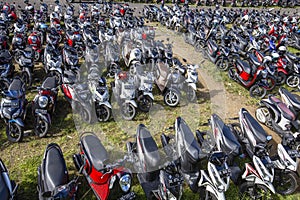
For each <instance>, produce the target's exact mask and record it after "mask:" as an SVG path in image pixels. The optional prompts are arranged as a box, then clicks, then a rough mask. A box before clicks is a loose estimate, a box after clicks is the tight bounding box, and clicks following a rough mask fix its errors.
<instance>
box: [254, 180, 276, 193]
mask: <svg viewBox="0 0 300 200" xmlns="http://www.w3.org/2000/svg"><path fill="white" fill-rule="evenodd" d="M254 183H255V184H257V185H264V186H266V187H267V188H268V189H269V190H270V191H271V192H272V193H273V194H275V188H274V186H273V184H272V183H271V182H267V181H263V180H261V179H260V178H258V177H256V178H255V180H254Z"/></svg>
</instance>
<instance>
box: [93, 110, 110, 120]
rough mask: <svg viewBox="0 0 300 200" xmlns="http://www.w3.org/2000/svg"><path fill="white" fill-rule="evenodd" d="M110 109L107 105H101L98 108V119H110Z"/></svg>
mask: <svg viewBox="0 0 300 200" xmlns="http://www.w3.org/2000/svg"><path fill="white" fill-rule="evenodd" d="M108 109H109V108H107V107H106V106H99V107H98V108H97V109H96V112H97V116H98V121H100V122H105V121H108V119H109V111H108Z"/></svg>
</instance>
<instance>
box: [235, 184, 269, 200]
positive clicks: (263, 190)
mask: <svg viewBox="0 0 300 200" xmlns="http://www.w3.org/2000/svg"><path fill="white" fill-rule="evenodd" d="M240 199H255V200H256V199H261V200H267V199H272V197H271V192H270V190H268V188H267V187H265V186H264V185H258V184H254V183H250V182H245V183H243V184H242V185H241V186H240Z"/></svg>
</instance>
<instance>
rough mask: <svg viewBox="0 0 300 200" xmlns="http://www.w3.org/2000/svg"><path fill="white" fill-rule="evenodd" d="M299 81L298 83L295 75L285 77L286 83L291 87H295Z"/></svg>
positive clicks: (299, 81) (299, 80) (298, 79)
mask: <svg viewBox="0 0 300 200" xmlns="http://www.w3.org/2000/svg"><path fill="white" fill-rule="evenodd" d="M299 83H300V78H299V77H298V76H295V75H291V76H289V77H288V78H287V79H286V84H287V85H288V86H289V87H292V88H295V87H297V86H298V85H299Z"/></svg>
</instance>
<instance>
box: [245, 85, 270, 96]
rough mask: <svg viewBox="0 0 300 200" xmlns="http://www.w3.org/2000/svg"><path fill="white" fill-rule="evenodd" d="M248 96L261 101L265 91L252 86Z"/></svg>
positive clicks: (259, 87)
mask: <svg viewBox="0 0 300 200" xmlns="http://www.w3.org/2000/svg"><path fill="white" fill-rule="evenodd" d="M249 92H250V96H251V97H253V98H256V99H262V98H264V96H266V94H267V90H266V88H264V87H261V86H259V85H253V86H252V87H251V88H250V90H249Z"/></svg>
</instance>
